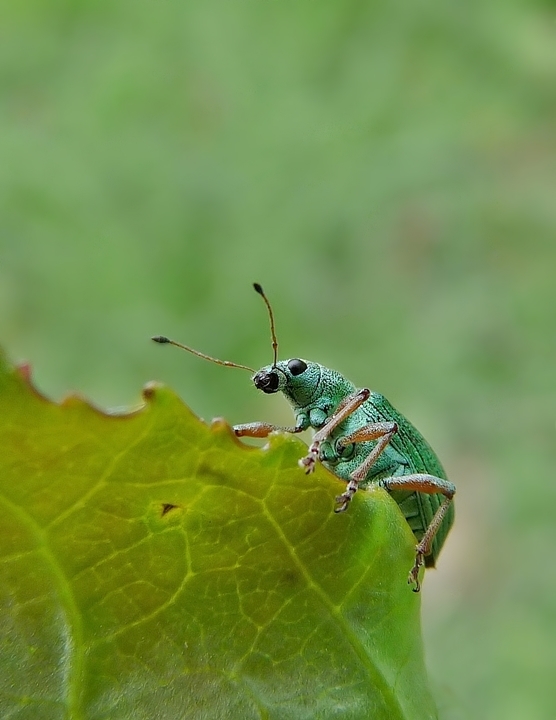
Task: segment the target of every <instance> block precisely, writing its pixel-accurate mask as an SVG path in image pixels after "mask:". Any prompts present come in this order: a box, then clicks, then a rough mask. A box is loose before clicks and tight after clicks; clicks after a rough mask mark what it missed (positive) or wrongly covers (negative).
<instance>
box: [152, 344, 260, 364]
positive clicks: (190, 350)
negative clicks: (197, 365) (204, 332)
mask: <svg viewBox="0 0 556 720" xmlns="http://www.w3.org/2000/svg"><path fill="white" fill-rule="evenodd" d="M151 340H154V341H155V342H157V343H160V344H161V345H164V344H165V343H168V344H169V345H175V346H176V347H179V348H181V349H182V350H187V352H190V353H191V354H192V355H197V357H200V358H203V360H210V362H213V363H216V364H217V365H224V366H225V367H235V368H240V370H249V372H252V373H254V372H255V371H254V370H253V368H250V367H247V365H239V364H238V363H233V362H230V361H229V360H218V359H217V358H213V357H211V356H210V355H205V353H202V352H199V350H193V348H190V347H188V346H187V345H182V343H179V342H176V341H175V340H170V338H167V337H165V336H164V335H155V336H154V337H152V338H151Z"/></svg>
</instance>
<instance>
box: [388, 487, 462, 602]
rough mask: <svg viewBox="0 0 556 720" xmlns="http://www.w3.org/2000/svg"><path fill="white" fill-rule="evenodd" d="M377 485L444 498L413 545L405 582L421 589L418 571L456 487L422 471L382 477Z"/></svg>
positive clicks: (430, 548)
mask: <svg viewBox="0 0 556 720" xmlns="http://www.w3.org/2000/svg"><path fill="white" fill-rule="evenodd" d="M379 485H380V486H381V487H383V488H385V489H386V490H409V491H414V492H420V493H426V494H427V495H435V494H437V493H440V494H442V495H444V500H443V501H442V503H441V505H440V506H439V508H438V510H437V511H436V512H435V514H434V516H433V518H432V520H431V521H430V523H429V526H428V528H427V529H426V530H425V534H424V535H423V537H422V538H421V540H420V541H419V542H418V543H417V545H416V546H415V563H414V565H413V567H412V568H411V570H410V571H409V576H408V578H407V582H408V584H410V585H411V584H412V583H414V584H415V587H414V588H413V592H419V591H420V590H421V583H420V582H419V571H420V569H421V568H422V567H423V565H424V564H425V557H426V556H427V555H429V554H430V552H431V550H432V544H433V541H434V538H435V536H436V533H437V532H438V529H439V528H440V526H441V525H442V521H443V520H444V518H445V517H446V513H447V512H448V509H449V507H450V505H451V504H452V500H453V497H454V495H455V493H456V487H455V485H454V484H453V483H451V482H450V481H449V480H444V479H442V478H438V477H436V476H434V475H426V474H424V473H417V474H415V475H402V476H400V477H387V478H383V479H382V480H380V481H379Z"/></svg>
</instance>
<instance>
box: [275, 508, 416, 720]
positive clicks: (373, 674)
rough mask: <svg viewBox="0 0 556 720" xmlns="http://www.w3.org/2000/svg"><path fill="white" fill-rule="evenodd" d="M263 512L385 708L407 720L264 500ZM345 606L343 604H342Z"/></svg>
mask: <svg viewBox="0 0 556 720" xmlns="http://www.w3.org/2000/svg"><path fill="white" fill-rule="evenodd" d="M262 505H263V511H264V513H265V515H266V517H267V518H268V520H269V522H270V524H271V525H272V527H273V528H274V530H275V532H276V534H277V535H278V536H279V538H280V539H281V540H282V542H283V543H284V545H285V547H286V550H287V551H288V553H289V555H290V557H291V559H292V561H293V562H294V563H295V564H296V565H297V567H298V568H299V570H300V572H301V573H302V575H303V577H304V578H305V581H306V583H307V585H308V587H310V588H311V589H312V590H313V591H314V592H315V593H316V595H317V596H318V597H319V598H320V600H321V602H322V603H323V605H324V606H325V607H326V609H327V610H328V612H329V613H330V615H331V616H332V617H333V618H334V620H335V621H336V622H337V623H338V624H339V625H340V626H341V628H342V630H343V631H344V634H345V636H346V638H347V639H348V641H349V643H350V644H351V646H352V648H353V650H354V652H355V654H356V655H357V657H358V658H359V660H360V662H361V664H362V665H363V666H364V667H365V668H366V669H367V671H368V673H369V675H371V677H372V678H373V682H374V683H375V687H377V688H379V689H380V692H381V694H382V696H383V698H385V699H387V702H386V700H385V706H386V707H387V708H388V709H389V710H390V711H391V712H392V711H393V710H394V708H395V712H396V713H397V714H396V717H398V718H400V720H405V715H404V712H403V710H402V707H401V705H400V703H399V701H398V699H397V697H396V695H395V694H394V693H393V689H392V688H391V687H390V684H389V683H388V682H387V681H386V678H385V677H384V675H383V674H382V673H381V672H380V670H379V669H378V668H377V667H376V666H375V665H373V663H371V662H370V660H369V656H368V655H367V653H366V652H365V649H364V648H363V647H362V645H361V641H360V640H359V638H358V637H357V635H356V633H354V632H353V629H352V628H351V627H350V626H349V625H348V623H346V621H345V618H344V617H343V616H342V613H341V612H340V607H341V606H337V605H334V604H333V603H332V602H331V600H330V598H329V597H328V596H327V595H326V593H325V592H324V591H323V589H322V588H321V586H320V585H318V583H316V582H315V581H314V580H313V578H312V577H311V574H310V573H309V571H308V569H307V567H306V566H305V564H304V563H303V561H302V560H301V559H300V558H299V556H298V554H297V552H296V551H295V549H294V548H293V547H292V546H291V543H290V542H289V541H288V539H287V537H286V536H285V535H284V533H283V531H282V528H281V527H280V524H279V523H278V522H277V521H276V520H275V518H274V516H273V515H272V513H271V512H270V511H269V509H268V507H267V504H266V503H265V502H264V500H263V503H262ZM342 604H343V603H342ZM393 717H394V715H391V718H393Z"/></svg>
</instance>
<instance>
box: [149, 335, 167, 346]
mask: <svg viewBox="0 0 556 720" xmlns="http://www.w3.org/2000/svg"><path fill="white" fill-rule="evenodd" d="M151 340H154V341H155V342H157V343H161V344H164V343H169V342H170V339H169V338H167V337H165V336H164V335H155V336H154V337H152V338H151Z"/></svg>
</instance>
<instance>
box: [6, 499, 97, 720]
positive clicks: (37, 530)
mask: <svg viewBox="0 0 556 720" xmlns="http://www.w3.org/2000/svg"><path fill="white" fill-rule="evenodd" d="M1 500H2V502H3V503H4V505H5V506H6V507H7V508H9V510H10V511H11V512H12V513H13V514H14V515H16V516H17V517H18V518H19V520H20V521H21V523H22V524H24V525H25V526H26V527H27V528H28V529H29V530H30V531H31V534H32V536H33V537H34V538H35V541H36V543H37V547H38V549H39V550H40V552H41V553H42V555H43V557H44V558H45V560H46V561H47V563H48V564H49V566H50V569H51V571H52V575H53V577H54V579H55V581H56V585H57V590H58V594H59V597H60V600H61V602H62V604H63V607H64V615H65V618H66V623H67V629H66V643H65V649H64V683H65V685H66V707H67V708H68V717H70V718H71V720H81V719H82V718H83V717H84V715H83V708H82V707H81V700H80V688H81V685H82V683H81V679H82V675H83V667H84V651H83V628H82V624H81V615H80V613H79V610H78V607H77V604H76V602H75V598H74V596H73V592H72V589H71V585H70V583H69V582H68V579H67V578H66V576H65V575H64V572H63V570H62V568H61V566H60V565H59V564H58V562H57V561H56V556H55V555H54V553H53V552H52V551H51V549H50V546H49V542H48V538H47V535H46V533H45V532H44V530H43V529H42V528H41V527H40V526H39V525H38V524H37V523H36V522H35V520H33V518H32V517H31V516H30V515H29V514H28V513H26V512H25V510H24V509H23V508H22V507H20V506H19V505H16V504H15V503H13V502H12V501H11V500H8V498H6V497H5V496H4V495H1Z"/></svg>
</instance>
